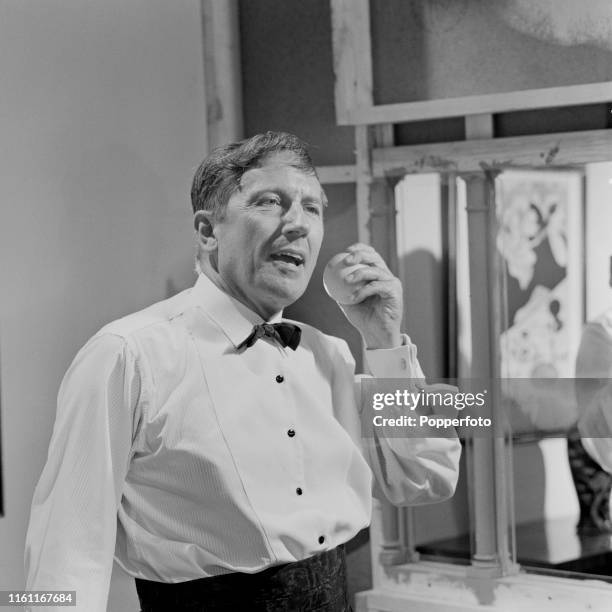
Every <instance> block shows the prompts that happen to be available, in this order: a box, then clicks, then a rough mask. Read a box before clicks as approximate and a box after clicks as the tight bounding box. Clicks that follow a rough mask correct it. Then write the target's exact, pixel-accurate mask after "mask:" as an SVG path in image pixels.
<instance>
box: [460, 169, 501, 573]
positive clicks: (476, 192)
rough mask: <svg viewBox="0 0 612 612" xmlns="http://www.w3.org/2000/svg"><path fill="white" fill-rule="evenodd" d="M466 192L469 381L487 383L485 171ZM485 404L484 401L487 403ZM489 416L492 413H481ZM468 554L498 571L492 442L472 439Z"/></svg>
mask: <svg viewBox="0 0 612 612" xmlns="http://www.w3.org/2000/svg"><path fill="white" fill-rule="evenodd" d="M464 178H465V181H466V192H467V213H468V237H469V270H470V287H471V325H472V347H473V355H472V367H471V371H472V377H473V378H475V379H480V380H493V378H494V375H495V362H496V355H495V354H494V337H495V335H496V329H495V327H496V326H495V313H494V311H493V300H492V295H493V289H494V288H493V284H494V283H493V278H492V277H493V274H494V270H493V269H492V266H491V255H492V247H493V246H494V245H492V244H491V243H492V241H493V236H492V235H491V234H490V225H491V222H490V216H491V215H493V214H494V210H492V205H493V201H492V197H491V185H490V181H491V179H490V177H489V176H487V175H486V174H485V173H478V174H473V175H470V176H466V177H464ZM489 405H490V402H489ZM483 416H486V417H492V415H489V414H488V415H484V414H483ZM471 448H472V457H471V459H472V461H471V475H472V480H473V482H472V487H471V489H472V491H471V492H472V512H473V519H474V520H473V529H474V532H473V543H474V544H473V547H474V549H473V551H472V563H473V567H474V568H475V569H476V570H487V571H491V570H496V569H498V567H499V565H498V559H497V524H496V518H495V463H494V441H493V439H490V438H479V437H477V438H474V439H473V440H472V441H471Z"/></svg>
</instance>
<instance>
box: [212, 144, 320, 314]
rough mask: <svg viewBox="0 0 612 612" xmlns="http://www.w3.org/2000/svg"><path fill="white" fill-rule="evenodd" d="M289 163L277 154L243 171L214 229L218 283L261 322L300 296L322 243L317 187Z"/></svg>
mask: <svg viewBox="0 0 612 612" xmlns="http://www.w3.org/2000/svg"><path fill="white" fill-rule="evenodd" d="M292 161H294V156H293V155H292V154H291V153H288V152H281V153H277V154H273V155H271V156H269V157H268V158H267V159H266V160H265V161H264V164H263V165H262V166H261V167H259V168H252V169H251V170H248V171H247V172H245V173H244V174H243V175H242V179H241V181H240V187H239V189H238V190H237V191H235V192H234V194H233V195H232V196H231V197H230V199H229V201H228V203H227V208H226V210H225V215H224V217H223V218H222V220H220V221H218V222H217V223H216V225H215V227H214V235H215V237H216V238H217V245H218V246H217V253H216V260H217V270H218V274H219V276H220V277H221V282H222V283H223V285H224V286H225V289H226V290H227V291H228V292H229V293H230V295H232V296H233V297H235V298H237V299H238V300H239V301H241V302H242V303H243V304H246V305H247V306H249V307H250V308H251V309H252V310H254V311H255V312H257V313H259V314H260V315H261V316H262V317H263V318H265V319H267V318H269V317H270V316H272V315H273V314H274V313H276V312H278V311H279V310H282V309H283V308H285V307H286V306H288V305H289V304H292V303H293V302H295V300H297V299H298V298H299V297H300V296H301V295H302V293H304V291H305V289H306V286H307V285H308V281H309V280H310V277H311V276H312V272H313V270H314V267H315V264H316V261H317V257H318V255H319V249H320V247H321V241H322V239H323V191H322V189H321V185H320V183H319V181H318V180H317V179H316V177H314V176H312V175H310V174H305V173H304V172H302V171H300V170H297V169H296V168H293V167H291V166H290V165H288V164H290V163H291V162H292Z"/></svg>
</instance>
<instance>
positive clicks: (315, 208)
mask: <svg viewBox="0 0 612 612" xmlns="http://www.w3.org/2000/svg"><path fill="white" fill-rule="evenodd" d="M304 210H306V212H308V213H310V214H312V215H316V216H317V217H320V216H321V213H322V210H321V207H320V206H319V205H318V204H306V206H304Z"/></svg>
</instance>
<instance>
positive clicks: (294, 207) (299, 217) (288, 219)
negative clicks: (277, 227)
mask: <svg viewBox="0 0 612 612" xmlns="http://www.w3.org/2000/svg"><path fill="white" fill-rule="evenodd" d="M283 221H284V223H283V234H285V235H286V236H287V237H288V238H291V239H292V240H295V239H296V238H302V237H303V236H306V235H307V234H308V232H309V231H310V225H309V223H308V218H307V215H306V213H305V212H304V209H303V208H302V204H301V202H298V201H294V202H292V203H291V206H290V207H289V208H288V209H287V211H286V212H285V214H284V215H283Z"/></svg>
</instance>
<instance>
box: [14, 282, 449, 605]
mask: <svg viewBox="0 0 612 612" xmlns="http://www.w3.org/2000/svg"><path fill="white" fill-rule="evenodd" d="M276 319H277V320H280V314H279V316H278V317H277V318H276ZM262 322H263V321H262V319H261V318H260V317H259V316H258V315H256V314H255V313H253V312H251V311H250V310H249V309H247V308H246V307H245V306H243V305H242V304H241V303H239V302H238V301H236V300H234V299H233V298H231V297H230V296H228V295H226V294H225V293H224V292H222V291H221V290H219V289H218V288H217V287H216V286H215V285H214V284H213V283H212V282H211V281H210V280H209V279H208V278H207V277H206V276H204V275H201V276H200V277H199V279H198V281H197V282H196V284H195V286H194V287H193V288H192V289H190V290H187V291H184V292H182V293H180V294H178V295H177V296H175V297H173V298H170V299H168V300H165V301H163V302H159V303H158V304H155V305H153V306H151V307H149V308H147V309H145V310H143V311H141V312H138V313H136V314H133V315H129V316H127V317H125V318H123V319H120V320H118V321H115V322H113V323H110V324H109V325H107V326H106V327H104V328H103V329H102V330H100V331H99V332H98V333H97V334H96V335H95V336H94V337H93V338H92V339H91V340H90V341H89V342H88V343H87V344H86V345H85V346H84V347H83V348H82V349H81V351H80V352H79V353H78V355H77V356H76V358H75V360H74V362H73V363H72V365H71V366H70V368H69V370H68V372H67V373H66V376H65V378H64V381H63V382H62V385H61V388H60V391H59V398H58V410H57V419H56V423H55V427H54V430H53V435H52V439H51V443H50V449H49V457H48V460H47V463H46V465H45V468H44V470H43V473H42V475H41V478H40V481H39V483H38V485H37V487H36V490H35V492H34V498H33V502H32V510H31V517H30V525H29V530H28V535H27V541H26V557H25V558H26V574H27V585H26V588H27V589H57V590H60V589H61V590H76V591H77V602H78V605H77V608H76V610H86V611H87V612H103V611H104V610H106V601H107V597H108V588H109V581H110V576H111V569H112V562H113V551H114V556H115V559H116V560H117V562H118V563H119V564H120V565H121V567H123V568H124V569H125V571H126V572H128V573H129V574H131V575H132V576H135V577H139V578H144V579H147V580H158V581H163V582H181V581H185V580H193V579H196V578H202V577H204V576H213V575H217V574H223V573H227V572H232V571H241V572H256V571H259V570H262V569H264V568H265V567H267V566H270V565H273V564H278V563H287V562H291V561H296V560H300V559H304V558H306V557H309V556H311V555H313V554H315V553H318V552H321V551H324V550H327V549H330V548H333V547H335V546H337V545H339V544H342V543H344V542H346V541H347V540H349V539H350V538H352V537H353V536H354V535H355V534H356V533H357V532H358V531H359V530H361V529H363V528H364V527H366V526H367V525H368V524H369V522H370V512H371V487H372V479H371V471H370V468H369V466H368V462H369V463H370V464H371V467H372V469H373V471H374V473H375V474H376V476H377V480H378V484H379V485H380V487H381V488H382V490H383V491H384V493H385V494H386V495H387V496H388V497H389V499H391V500H392V501H393V502H394V503H397V504H420V503H428V502H432V501H439V500H441V499H444V498H446V497H448V496H450V495H452V493H453V491H454V487H455V484H456V479H457V471H458V460H459V454H460V445H459V443H458V441H457V440H456V439H455V440H448V439H441V438H437V439H428V440H425V439H418V440H415V439H407V438H392V439H388V440H381V441H380V443H379V444H374V443H373V441H371V440H370V441H369V442H370V443H369V444H363V442H362V440H361V429H360V421H359V414H358V409H357V401H358V400H357V398H358V397H359V391H358V385H356V383H355V374H354V367H355V365H354V360H353V358H352V356H351V354H350V352H349V350H348V346H347V345H346V343H345V342H344V341H343V340H340V339H338V338H333V337H331V336H327V335H324V334H323V333H321V332H319V331H318V330H316V329H314V328H312V327H310V326H308V325H304V324H301V323H300V327H301V328H302V340H301V343H300V345H299V347H298V348H297V350H295V351H293V350H291V349H290V348H281V347H280V345H278V344H277V343H276V342H275V341H274V340H271V339H269V338H262V339H260V340H258V341H257V342H256V343H255V344H254V345H253V346H252V347H251V348H248V349H246V350H237V348H236V347H237V346H238V345H239V344H240V343H241V342H242V341H243V340H244V339H245V338H246V337H247V336H248V335H249V334H250V333H251V331H252V328H253V325H255V324H257V323H262ZM404 340H405V343H406V344H405V346H402V347H399V348H397V349H389V350H376V351H367V353H368V354H367V360H368V364H369V367H370V369H371V371H372V373H373V374H374V375H377V376H387V377H399V376H402V377H418V376H422V372H421V370H420V366H419V364H418V361H417V358H416V348H415V347H414V345H412V344H411V343H410V342H409V339H408V338H407V337H404ZM364 457H365V458H364ZM62 609H63V608H62ZM58 610H59V608H58Z"/></svg>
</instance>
